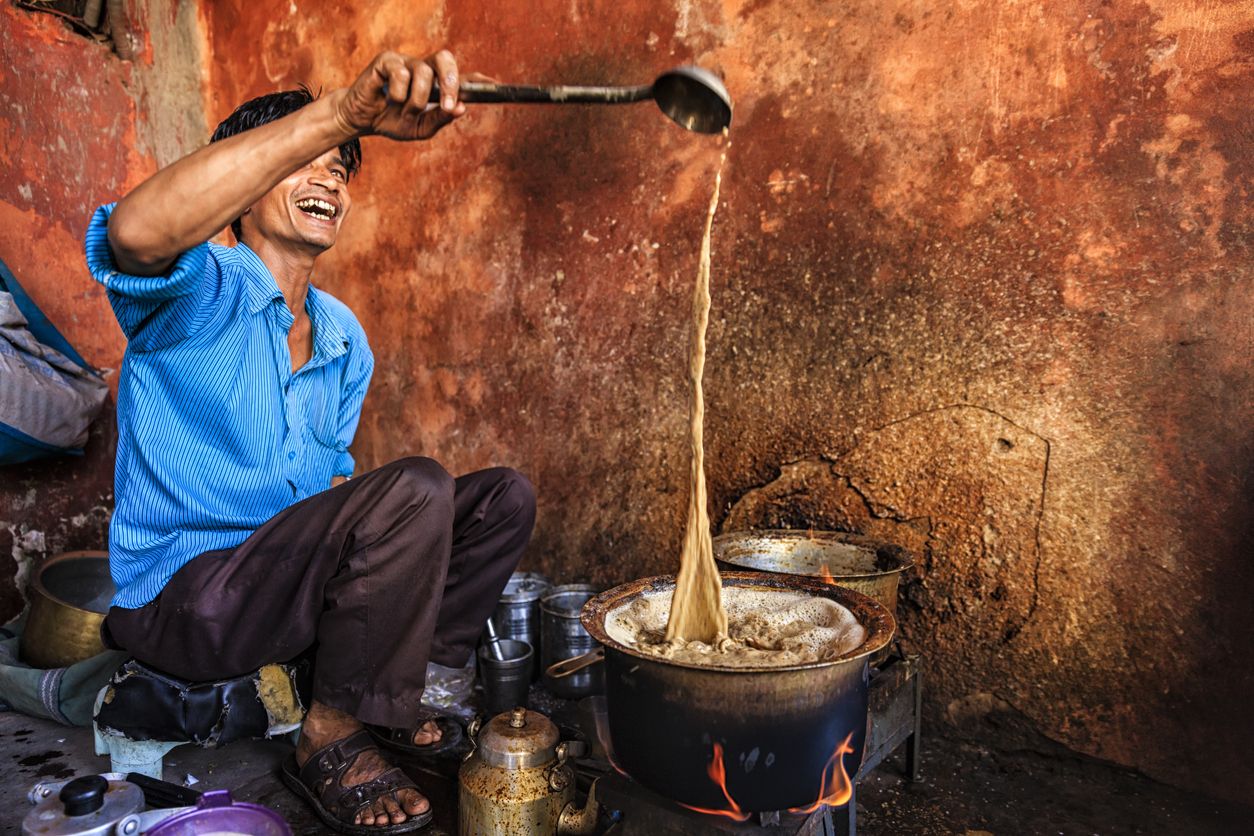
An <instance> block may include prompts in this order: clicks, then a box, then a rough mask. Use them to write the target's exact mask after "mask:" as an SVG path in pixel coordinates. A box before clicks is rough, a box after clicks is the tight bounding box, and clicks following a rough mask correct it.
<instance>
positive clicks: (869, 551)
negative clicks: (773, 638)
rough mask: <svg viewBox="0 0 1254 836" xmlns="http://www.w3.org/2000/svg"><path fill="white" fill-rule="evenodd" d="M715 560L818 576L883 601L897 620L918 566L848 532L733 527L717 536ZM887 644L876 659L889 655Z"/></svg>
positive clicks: (906, 555) (904, 554)
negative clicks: (901, 585) (906, 579)
mask: <svg viewBox="0 0 1254 836" xmlns="http://www.w3.org/2000/svg"><path fill="white" fill-rule="evenodd" d="M714 559H715V560H717V561H718V562H719V563H721V564H723V565H724V566H726V567H730V568H733V569H739V570H744V569H749V570H752V571H754V572H776V573H780V574H784V575H801V576H804V577H811V578H818V579H820V580H823V581H825V582H827V583H831V584H835V585H836V586H843V587H845V588H846V589H852V590H854V591H855V592H861V593H862V594H863V595H869V596H870V597H872V598H874V599H875V600H876V601H879V602H880V603H881V604H883V605H884V606H885V607H887V608H888V611H889V612H890V613H892V615H893V618H894V620H895V619H896V618H897V585H898V581H899V579H900V578H901V573H902V572H904V571H906V570H907V569H909V568H910V567H911V566H913V565H914V558H913V557H912V556H911V555H910V552H908V551H906V550H905V549H903V548H902V547H901V546H897V545H893V544H891V543H885V542H883V541H881V540H875V539H872V538H870V537H864V536H862V535H861V534H849V533H846V532H842V531H794V530H791V529H767V530H764V531H733V532H730V533H728V534H721V535H719V536H718V537H715V538H714ZM888 652H889V648H888V647H887V646H885V647H884V649H883V650H881V651H880V652H879V653H877V654H875V656H874V657H873V658H872V659H871V664H872V665H877V664H879V663H880V662H882V661H883V660H884V659H885V658H886V657H887V656H888Z"/></svg>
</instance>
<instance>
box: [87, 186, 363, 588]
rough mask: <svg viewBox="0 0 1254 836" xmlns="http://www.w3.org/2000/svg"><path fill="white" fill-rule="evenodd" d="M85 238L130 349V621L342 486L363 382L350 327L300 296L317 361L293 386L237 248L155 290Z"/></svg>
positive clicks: (279, 318)
mask: <svg viewBox="0 0 1254 836" xmlns="http://www.w3.org/2000/svg"><path fill="white" fill-rule="evenodd" d="M112 212H113V206H112V205H109V206H102V207H101V208H100V209H97V210H96V214H95V215H94V216H93V217H92V221H91V226H90V227H89V228H88V230H87V238H86V251H87V266H88V267H89V268H90V269H91V274H92V277H93V278H95V279H96V281H98V282H100V283H101V284H103V285H104V286H105V287H106V288H107V289H108V296H109V302H110V304H112V305H113V312H114V314H115V315H116V316H117V319H118V323H119V324H120V325H121V326H122V331H123V332H124V333H125V334H126V338H127V340H128V342H127V346H126V354H125V355H124V356H123V358H122V375H121V378H120V379H119V381H118V451H117V464H116V467H115V471H114V496H115V501H116V507H115V509H114V512H113V520H112V522H111V523H110V525H109V559H110V564H111V566H112V571H113V580H114V583H115V584H116V585H117V588H118V592H117V595H116V596H115V597H114V599H113V605H114V606H118V607H129V608H134V607H140V606H143V605H144V604H146V603H148V602H149V601H151V600H153V599H154V598H156V597H157V595H158V593H160V592H161V589H162V588H163V587H164V586H165V584H166V582H167V581H168V580H169V579H170V577H171V576H172V575H173V574H174V573H175V572H177V571H178V570H179V568H181V567H182V566H183V565H184V564H185V563H187V562H188V561H189V560H191V559H192V558H194V557H196V556H197V555H199V554H200V553H201V552H205V551H212V550H217V549H228V548H232V547H234V546H237V545H239V544H240V543H242V542H243V541H244V540H245V539H247V538H248V536H249V535H250V534H252V532H253V531H254V530H255V529H257V528H258V527H260V526H261V525H262V524H263V523H264V522H265V521H266V520H268V519H270V518H271V517H272V516H274V515H275V514H277V513H278V512H279V511H282V510H283V509H284V508H286V507H287V506H289V505H291V504H292V503H294V502H297V501H299V500H302V499H305V498H306V497H308V496H311V495H313V494H315V493H317V492H318V491H321V490H325V489H327V488H328V487H330V482H331V477H332V476H349V475H351V474H352V472H353V457H352V455H350V454H349V452H348V445H349V444H350V443H352V440H353V434H354V433H355V432H356V431H357V421H358V418H359V417H360V416H361V403H362V400H363V399H364V398H365V396H366V387H367V386H368V385H369V383H370V373H371V372H372V371H373V369H374V356H373V355H372V354H371V353H370V347H369V346H368V345H367V343H366V335H365V332H364V331H362V328H361V325H359V324H358V322H357V319H356V318H355V317H354V316H353V314H352V312H351V311H350V310H349V309H348V308H347V307H346V306H345V305H344V304H342V303H341V302H339V301H338V300H336V299H335V298H333V297H332V296H330V295H329V294H327V293H323V292H322V291H319V290H317V289H315V288H314V287H312V286H311V287H310V288H309V294H308V296H307V297H306V301H305V310H306V311H307V312H308V313H309V318H310V320H311V321H312V323H313V344H314V345H313V356H312V357H311V358H310V360H309V361H308V362H307V363H306V364H305V365H304V366H302V367H301V368H300V370H299V371H297V372H295V373H293V372H292V360H291V354H290V353H289V351H288V346H287V335H288V331H289V330H290V329H291V326H292V323H293V321H294V320H293V317H292V312H291V311H290V310H289V309H288V307H287V304H286V303H285V302H284V300H283V294H282V293H281V292H280V291H279V288H278V285H276V284H275V281H274V277H273V275H272V274H271V273H270V271H269V269H268V268H267V267H266V266H265V264H264V263H262V261H261V259H260V258H258V257H257V254H256V253H254V252H253V251H252V250H250V249H249V248H248V247H247V246H245V245H243V244H240V245H238V246H235V247H222V246H219V245H217V244H212V243H206V244H201V245H200V246H198V247H194V248H193V249H190V250H188V251H187V252H185V253H183V254H182V255H181V256H179V258H178V260H177V261H176V262H175V263H174V265H173V266H172V267H171V268H170V270H169V271H168V272H167V274H166V275H163V276H130V275H127V274H125V273H122V272H120V271H119V270H118V269H117V265H116V264H114V261H113V253H112V251H111V250H110V249H109V243H108V238H107V233H108V221H109V215H110V214H111V213H112Z"/></svg>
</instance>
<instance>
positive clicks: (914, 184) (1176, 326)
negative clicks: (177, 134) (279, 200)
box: [209, 0, 1254, 799]
mask: <svg viewBox="0 0 1254 836" xmlns="http://www.w3.org/2000/svg"><path fill="white" fill-rule="evenodd" d="M209 27H210V36H209V37H210V41H211V43H212V44H213V58H212V61H211V62H210V63H211V66H212V74H211V81H210V91H211V105H210V107H209V116H210V119H211V121H212V120H214V119H218V118H221V117H222V116H224V115H225V114H226V113H227V112H229V110H230V108H231V107H232V106H233V105H234V104H235V103H237V102H239V101H241V100H243V99H244V98H245V97H248V96H251V95H255V94H259V93H262V92H266V91H270V90H274V89H277V88H280V87H283V86H291V85H293V84H295V83H296V82H298V81H311V82H313V83H314V84H322V85H325V86H327V87H333V86H336V85H340V84H343V83H346V82H347V81H349V80H350V79H351V77H352V76H353V75H355V73H356V71H357V70H358V69H359V68H360V67H361V66H362V65H364V64H365V62H366V61H367V60H368V59H369V58H370V57H371V55H372V54H373V53H374V52H375V51H377V50H378V49H380V48H384V47H388V48H395V49H403V50H410V51H416V52H420V53H427V52H431V51H434V50H435V49H436V48H438V47H441V46H444V45H449V46H450V47H452V48H453V49H454V50H455V51H456V53H457V54H458V55H459V56H460V58H461V60H462V65H463V67H464V68H465V69H468V70H469V69H474V70H480V71H482V72H486V73H488V74H490V75H493V76H495V77H497V78H500V79H502V80H506V81H517V82H527V81H533V82H548V83H556V82H571V83H577V82H585V83H642V82H645V81H648V80H650V79H651V78H653V77H654V76H655V75H656V74H657V73H658V72H660V71H662V70H664V69H666V68H667V67H670V66H672V65H675V64H680V63H688V62H699V63H701V64H703V65H705V66H708V67H712V68H715V69H717V70H719V71H721V72H722V73H724V74H725V76H726V78H727V82H728V87H729V88H730V90H731V91H732V94H733V97H734V98H735V100H736V117H735V118H736V122H735V126H734V129H733V131H732V137H733V141H734V145H733V147H732V149H731V152H730V157H729V161H728V165H727V170H726V172H725V186H724V199H723V203H722V207H721V209H720V214H719V217H718V219H717V221H716V224H715V241H714V253H715V262H714V303H713V305H714V308H713V319H712V323H711V331H710V337H711V345H710V359H709V365H708V367H707V374H708V379H707V388H706V391H707V396H708V415H707V431H706V438H707V444H708V458H707V462H708V467H709V477H710V482H711V493H712V497H713V500H712V501H713V508H712V511H713V513H714V516H715V520H716V522H721V523H722V524H723V526H724V529H728V528H735V527H740V526H748V525H780V524H792V525H814V526H828V525H832V526H836V525H838V526H842V527H852V528H859V529H862V530H865V531H869V532H872V533H878V534H880V535H881V536H884V537H890V538H893V539H896V540H899V541H902V542H905V543H908V544H909V545H911V546H913V547H914V548H916V549H917V550H918V551H919V553H920V555H921V560H920V569H919V572H918V577H916V578H915V579H914V580H913V581H912V582H911V583H910V584H909V586H908V589H907V594H906V597H905V601H904V604H903V608H904V612H903V622H904V623H903V630H904V632H905V634H906V635H907V636H908V637H909V639H910V640H911V641H912V642H913V644H914V645H915V646H916V647H918V648H920V649H922V650H923V651H924V652H926V653H927V654H928V660H929V674H930V676H929V684H930V688H931V692H930V705H931V711H932V713H933V716H935V717H941V716H943V717H945V718H947V719H949V720H951V721H953V722H960V723H966V722H969V721H971V720H973V719H974V720H976V721H977V722H978V720H979V718H980V717H983V716H985V715H986V714H987V713H989V712H990V711H1008V712H1011V713H1017V714H1019V715H1022V716H1023V717H1026V719H1027V720H1028V721H1029V722H1030V723H1032V724H1033V725H1035V726H1036V727H1037V728H1039V729H1040V730H1041V731H1043V732H1044V733H1045V734H1047V735H1049V736H1051V737H1053V738H1055V739H1058V740H1061V741H1063V742H1065V743H1067V744H1069V745H1071V746H1073V747H1075V748H1077V749H1079V750H1081V751H1084V752H1087V753H1091V754H1093V755H1097V756H1100V757H1103V758H1109V759H1111V760H1114V761H1118V762H1120V763H1123V764H1128V765H1130V766H1134V767H1136V768H1139V769H1142V770H1144V771H1146V772H1148V773H1149V774H1151V775H1154V776H1156V777H1158V778H1161V779H1163V780H1167V781H1171V782H1174V783H1179V784H1183V785H1186V786H1191V787H1196V788H1199V789H1202V790H1204V791H1206V792H1210V793H1219V794H1223V795H1228V796H1230V797H1245V798H1247V799H1249V798H1250V788H1251V787H1252V786H1254V768H1251V766H1250V764H1249V760H1248V758H1245V757H1244V756H1243V755H1242V752H1244V751H1246V750H1248V748H1249V747H1250V746H1251V744H1254V730H1252V729H1251V724H1250V722H1249V721H1248V719H1247V718H1248V711H1247V709H1248V703H1249V699H1250V697H1252V696H1254V693H1251V691H1252V689H1251V683H1250V677H1249V675H1248V670H1249V669H1250V667H1251V663H1254V651H1251V649H1250V648H1251V642H1250V641H1249V635H1250V628H1251V626H1252V618H1251V609H1250V607H1249V603H1248V601H1249V597H1250V593H1251V592H1252V591H1254V567H1252V566H1251V560H1250V556H1251V551H1252V550H1251V528H1250V522H1249V520H1250V513H1249V512H1250V498H1251V497H1250V489H1249V481H1248V480H1249V473H1250V470H1251V463H1252V461H1254V455H1252V450H1251V439H1250V434H1249V426H1250V418H1251V409H1250V407H1251V400H1250V395H1251V391H1254V390H1252V387H1251V379H1250V359H1251V347H1252V342H1254V337H1252V332H1251V322H1252V320H1251V314H1252V313H1254V310H1252V306H1251V295H1250V289H1251V288H1250V279H1251V268H1250V237H1249V236H1250V209H1249V198H1250V182H1251V166H1252V165H1254V154H1252V151H1254V141H1252V137H1254V125H1252V123H1251V121H1250V119H1251V116H1250V114H1251V112H1252V111H1251V104H1254V102H1251V100H1250V93H1249V91H1250V89H1251V60H1252V58H1251V47H1252V46H1254V8H1251V6H1250V5H1249V4H1248V3H1240V2H1231V3H1218V4H1215V3H1207V4H1203V3H1180V2H1142V3H1113V4H1112V3H1101V2H1083V1H1082V0H1063V2H1057V3H1048V4H1046V3H1040V2H1036V3H1031V2H1000V1H997V2H995V0H969V2H961V3H950V4H935V3H924V2H908V1H907V0H880V1H879V2H871V1H870V0H854V2H851V3H842V4H838V3H832V2H788V3H784V2H771V1H770V0H749V1H748V2H738V1H737V0H724V1H723V2H689V0H673V2H667V1H666V0H638V2H630V3H593V2H585V0H574V2H571V3H563V4H557V3H548V4H541V3H526V4H521V3H512V4H502V3H484V2H463V3H456V4H453V3H441V2H434V0H431V1H430V2H427V3H417V4H415V3H401V2H382V3H379V4H376V5H374V6H372V8H371V12H370V13H369V15H368V16H362V17H359V18H353V17H352V16H350V15H347V14H346V13H345V12H344V11H342V10H341V7H340V6H339V5H338V4H335V3H331V2H305V3H301V4H300V6H299V9H298V7H297V6H296V5H294V4H288V3H286V2H280V0H264V1H263V2H248V3H244V2H242V0H234V2H223V3H218V4H215V5H214V7H213V11H212V13H211V14H210V15H209ZM717 155H718V149H717V143H716V142H715V141H713V140H711V139H709V138H704V137H699V136H696V135H691V134H687V133H684V132H682V131H680V130H678V129H676V128H675V127H673V126H671V125H670V124H669V123H668V122H666V121H665V120H664V119H663V118H662V117H661V116H660V115H659V114H658V113H657V112H656V111H654V110H652V109H651V108H650V107H649V106H647V105H642V106H634V107H631V108H622V109H610V108H577V107H570V108H548V109H541V108H536V109H528V108H522V107H515V108H508V107H477V108H474V109H473V110H472V116H471V117H470V118H469V119H467V120H466V121H465V122H463V123H462V124H460V125H458V126H456V127H454V128H452V129H450V130H449V131H448V132H447V133H446V134H445V135H443V136H441V137H440V138H439V139H438V141H436V142H433V143H431V144H430V145H426V146H399V145H391V144H388V143H386V142H383V141H373V140H372V141H367V143H366V147H365V168H364V172H363V174H362V175H361V178H360V180H359V181H357V182H355V183H354V192H355V195H356V198H357V205H356V208H355V209H354V214H355V216H354V217H352V218H350V219H349V221H348V223H347V226H346V229H345V235H344V238H343V240H342V242H341V244H340V245H339V246H337V248H336V251H335V252H334V253H333V254H332V256H331V257H329V258H328V259H327V263H326V265H325V267H324V268H323V269H322V272H321V274H320V276H319V277H318V281H320V282H321V283H322V284H323V285H324V286H325V287H327V288H328V289H330V290H332V291H333V292H334V293H336V294H338V295H339V296H340V297H341V298H343V299H344V300H345V301H347V302H348V303H349V304H350V305H351V306H352V307H353V308H354V310H356V311H357V313H358V315H359V317H360V318H361V320H362V322H363V324H364V325H365V328H366V330H367V332H368V333H369V334H370V336H371V339H372V341H373V344H374V346H375V352H376V355H377V357H378V361H379V362H378V369H377V372H376V376H375V381H374V384H373V388H372V389H371V393H370V396H369V398H368V400H367V404H366V416H365V418H364V420H363V423H362V428H361V432H360V434H359V440H358V443H357V447H356V449H357V453H358V456H359V459H360V461H361V463H362V464H363V465H364V466H374V465H378V464H380V463H382V462H384V461H386V460H388V459H391V458H394V457H396V456H400V455H403V454H409V453H423V454H429V455H433V456H435V457H437V458H439V459H441V460H442V461H443V462H445V463H446V465H447V466H448V467H449V468H450V469H452V470H455V471H457V470H465V469H469V468H474V467H480V466H484V465H489V464H495V463H508V464H513V465H515V466H518V467H520V468H522V469H523V470H525V471H526V472H528V473H529V474H530V475H531V476H532V478H533V479H534V480H535V482H536V484H537V486H538V488H539V492H540V518H539V523H538V527H537V533H536V540H535V545H534V548H533V549H532V551H531V555H530V557H529V562H530V564H531V565H532V566H533V567H539V568H541V569H543V570H545V571H547V572H548V573H549V574H551V575H553V576H554V577H556V578H558V579H560V580H563V581H568V580H575V579H579V578H587V579H591V580H595V581H597V582H600V583H603V584H609V583H613V582H616V581H622V580H626V579H629V578H632V577H635V576H639V575H641V574H644V573H652V572H660V571H669V570H671V569H672V568H673V567H674V564H675V560H676V555H677V551H678V546H679V541H680V537H681V528H682V524H683V513H684V503H685V500H686V475H685V474H686V466H687V464H686V463H687V454H686V451H685V420H686V415H685V409H686V406H685V400H684V391H685V390H684V355H685V351H686V340H687V323H686V312H687V308H688V304H689V303H688V298H689V293H690V288H691V286H692V281H693V277H694V275H695V270H696V255H697V249H698V243H699V242H698V239H699V235H700V228H701V224H702V214H703V213H702V207H703V206H704V205H705V202H706V201H707V199H708V194H709V189H710V187H711V185H712V174H713V169H714V166H715V164H716V161H717Z"/></svg>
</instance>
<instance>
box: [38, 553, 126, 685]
mask: <svg viewBox="0 0 1254 836" xmlns="http://www.w3.org/2000/svg"><path fill="white" fill-rule="evenodd" d="M114 591H115V590H114V587H113V579H112V578H111V577H110V576H109V555H108V553H106V552H66V553H65V554H59V555H57V556H56V557H50V558H48V559H47V560H46V561H44V562H43V564H42V565H41V566H40V567H39V568H38V569H36V570H35V574H34V577H32V578H31V582H30V588H29V590H28V595H29V597H30V612H29V613H28V614H27V616H26V624H25V626H24V627H23V628H22V638H21V641H20V642H19V647H18V649H19V651H20V654H21V657H22V659H23V661H25V662H26V663H27V664H28V665H31V666H32V667H36V668H64V667H67V666H69V665H72V664H74V663H75V662H81V661H82V660H84V659H89V658H91V657H92V656H95V655H96V654H97V653H103V652H104V649H105V647H104V644H103V643H102V642H101V641H100V625H101V623H102V622H103V621H104V619H105V615H106V614H107V613H108V612H109V601H110V600H112V598H113V594H114Z"/></svg>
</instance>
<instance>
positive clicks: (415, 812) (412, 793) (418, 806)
mask: <svg viewBox="0 0 1254 836" xmlns="http://www.w3.org/2000/svg"><path fill="white" fill-rule="evenodd" d="M400 799H401V807H402V808H404V810H405V812H406V813H409V814H410V815H411V816H420V815H422V814H423V813H425V812H427V811H428V810H430V809H431V802H430V801H427V799H425V798H423V797H422V794H421V793H419V792H417V791H416V790H410V789H406V790H401V792H400Z"/></svg>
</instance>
